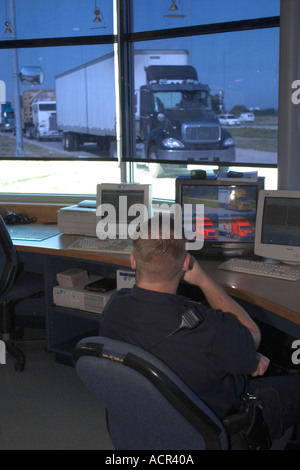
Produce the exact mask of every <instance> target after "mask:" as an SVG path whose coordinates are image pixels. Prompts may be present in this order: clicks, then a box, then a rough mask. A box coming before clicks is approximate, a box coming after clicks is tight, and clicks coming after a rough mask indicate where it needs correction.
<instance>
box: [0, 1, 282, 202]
mask: <svg viewBox="0 0 300 470" xmlns="http://www.w3.org/2000/svg"><path fill="white" fill-rule="evenodd" d="M8 3H9V5H13V6H14V12H13V11H11V10H10V9H9V8H8V10H7V16H8V18H7V20H8V21H9V24H10V27H11V29H12V33H8V34H5V33H4V32H3V33H2V34H1V37H0V61H1V64H2V67H1V71H0V80H2V81H4V83H5V85H6V100H5V103H3V104H2V105H1V122H0V169H1V171H0V188H1V189H0V191H1V193H22V194H24V193H25V194H56V195H58V194H78V195H93V194H95V191H96V185H97V183H99V182H100V181H101V182H118V181H120V180H124V179H126V180H127V181H130V180H134V181H136V182H143V183H152V184H153V191H152V192H153V195H154V197H159V198H163V199H174V194H175V183H174V178H175V177H176V176H177V175H178V174H182V173H185V172H188V171H189V170H190V169H191V168H197V167H200V168H205V169H210V168H211V169H216V168H218V166H219V165H220V164H222V162H215V161H213V160H212V161H200V160H199V164H198V163H197V162H195V160H194V161H193V160H192V158H193V157H192V158H191V159H187V161H186V162H183V161H182V157H181V158H180V159H179V160H178V161H176V160H174V159H172V161H167V160H166V159H165V157H163V158H162V159H158V160H156V157H157V149H156V148H155V146H154V144H153V141H150V139H148V140H149V142H148V141H147V138H148V137H147V135H148V134H147V132H148V133H149V127H150V125H151V122H150V120H151V119H152V120H154V119H156V116H158V114H161V116H159V118H158V119H161V120H163V119H165V121H164V126H166V125H167V124H166V123H167V122H169V123H171V122H172V121H171V113H172V112H173V111H174V112H177V116H180V112H183V110H184V109H185V110H187V108H188V107H189V111H188V112H189V113H190V119H192V117H193V116H196V114H195V113H196V112H197V111H196V109H198V112H200V106H198V105H200V104H201V113H202V114H203V115H204V114H205V113H206V116H208V115H209V113H212V112H213V113H215V114H216V115H218V114H221V113H222V114H224V113H226V114H234V115H235V116H236V117H239V116H240V115H241V114H245V113H247V112H251V114H253V115H254V121H252V120H249V121H241V123H240V125H239V126H235V125H234V126H224V129H225V130H224V131H222V133H225V134H226V139H227V142H229V140H230V138H229V137H228V136H229V135H231V136H232V137H233V139H234V141H235V145H236V155H237V158H235V160H233V161H231V160H230V162H231V163H232V164H231V166H232V167H236V165H238V166H237V168H239V167H240V168H241V169H242V168H244V167H247V166H248V165H249V164H251V165H255V164H256V163H257V168H258V170H259V173H260V174H263V175H264V174H267V172H270V174H271V175H272V176H271V177H270V181H271V179H272V180H273V179H274V172H276V158H277V110H278V102H277V96H278V55H279V19H278V15H279V7H280V4H279V3H280V2H279V0H273V1H272V2H269V1H266V0H259V1H258V0H255V1H252V2H247V1H245V0H228V1H227V2H224V1H223V0H210V1H209V2H207V1H206V2H204V0H177V5H178V8H179V10H178V14H179V17H175V18H174V17H170V11H169V6H170V5H171V2H169V1H165V2H163V4H162V2H161V1H158V0H152V2H149V1H148V0H101V1H100V0H99V2H97V3H96V2H95V1H94V0H77V1H76V2H73V1H71V0H53V1H52V2H51V4H47V5H46V4H44V2H40V1H38V0H27V1H26V2H23V1H22V0H14V1H11V2H8ZM121 3H122V4H123V6H124V8H123V9H122V12H123V13H124V12H125V13H124V14H128V16H130V7H132V31H128V32H127V31H125V34H124V37H125V40H128V42H126V44H125V47H126V51H128V52H129V59H130V58H131V62H130V60H128V62H127V63H126V64H127V65H128V68H129V71H128V75H129V77H132V79H131V82H130V83H129V86H127V85H126V84H125V83H124V80H123V79H124V77H123V76H121V73H122V70H121V71H120V72H119V73H118V68H117V67H119V66H120V61H118V60H117V58H116V56H114V52H115V50H116V44H117V41H118V37H117V34H116V35H114V33H117V32H116V31H114V15H116V12H117V10H118V6H119V4H121ZM98 8H99V11H100V13H99V12H98ZM95 11H96V13H97V12H98V14H97V15H96V14H95ZM33 12H34V14H33ZM14 17H15V21H13V19H14ZM97 17H98V18H100V20H101V21H100V22H94V19H95V18H97ZM124 23H126V24H130V22H128V21H127V22H124ZM239 29H240V30H239ZM127 33H128V34H127ZM123 45H124V44H121V45H120V47H121V48H119V51H120V54H121V58H122V57H123V53H124V51H123V49H122V47H123ZM131 46H132V47H131ZM131 51H132V52H133V55H134V58H133V57H131V56H130V54H131ZM143 51H148V52H151V51H152V54H150V55H152V59H151V60H152V63H154V64H155V61H156V65H157V62H159V59H157V57H158V56H159V54H160V53H161V52H162V51H164V53H165V57H166V60H169V59H167V55H168V56H170V52H171V51H173V57H171V58H170V60H169V63H168V65H179V64H180V65H189V66H193V67H194V68H195V70H196V72H197V76H198V79H199V81H200V82H201V83H202V84H204V85H207V86H208V88H209V91H206V89H201V90H200V89H199V90H196V91H195V92H193V93H192V92H189V94H185V96H184V94H183V92H182V91H180V90H178V89H177V90H174V91H173V92H172V93H169V92H167V91H166V90H165V91H163V90H162V89H161V88H160V89H156V90H150V91H149V89H144V90H143V92H144V94H142V93H141V94H140V93H139V90H140V89H141V90H142V87H143V86H144V85H146V82H145V79H144V78H143V80H144V81H141V79H140V77H139V76H138V75H137V60H138V57H140V58H141V57H142V54H143ZM157 51H159V52H157ZM166 51H167V54H166ZM178 51H180V59H179V55H178V54H177V52H178ZM124 56H125V58H126V57H127V56H126V54H125V55H124ZM114 57H115V58H114ZM155 57H156V58H155ZM178 60H180V62H178ZM174 61H175V62H174ZM121 62H122V61H121ZM86 64H89V66H88V67H87V66H86ZM103 64H106V65H105V66H106V68H105V69H104V68H103V67H102V66H103ZM130 64H133V74H131V69H130ZM100 65H101V67H100ZM148 65H151V64H148ZM121 66H122V64H121ZM28 67H34V70H37V71H38V75H37V76H36V77H33V78H32V80H33V82H32V83H28V82H27V83H26V84H24V83H23V82H21V80H20V79H19V77H20V73H21V71H22V70H24V69H25V70H26V69H28ZM16 70H17V79H16V73H15V71H16ZM40 78H41V79H42V82H41V83H38V81H39V79H40ZM125 78H126V75H125ZM133 81H134V82H135V85H134V87H133V86H132V85H133ZM100 84H101V85H100ZM199 86H200V85H199ZM16 87H17V90H16ZM119 87H121V93H119ZM99 88H100V89H101V95H100V94H98V92H99ZM153 88H155V86H154V85H153ZM152 91H153V93H152ZM18 97H19V100H18ZM104 97H105V99H104ZM75 101H76V107H73V103H74V102H75ZM18 103H19V108H20V112H19V117H17V112H18ZM38 103H39V105H38ZM77 104H78V106H77ZM79 105H80V106H79ZM119 106H120V107H121V110H122V111H121V113H120V112H118V109H119V108H118V107H119ZM139 107H140V108H141V109H140V111H139ZM50 108H52V109H50ZM115 109H116V110H117V112H116V113H115ZM151 109H152V110H153V113H154V117H153V116H152V117H151V118H149V112H151ZM168 113H169V114H168ZM192 113H194V114H192ZM134 114H135V116H134ZM197 116H199V114H198V115H197ZM141 118H142V119H141ZM135 119H136V121H135ZM197 119H198V117H197ZM207 119H209V118H206V120H207ZM193 120H194V121H195V118H193ZM179 121H180V119H179V117H178V119H177V124H176V125H178V126H179V124H178V123H179ZM194 121H193V122H194ZM170 125H172V126H173V124H170ZM174 126H175V124H174ZM182 126H185V127H183V128H184V130H185V136H188V137H187V140H192V138H194V139H195V138H197V139H198V140H199V139H200V137H201V139H205V140H206V144H205V145H206V148H208V150H211V147H208V146H209V145H210V146H211V143H207V141H209V140H212V136H213V135H214V136H215V137H214V138H216V139H218V138H219V134H218V132H217V128H216V126H214V128H212V126H206V127H204V126H202V127H201V129H196V127H195V125H194V124H193V125H192V126H187V125H186V124H184V123H183V124H182ZM129 138H131V139H132V141H131V145H127V144H128V140H129ZM122 139H126V145H124V142H123V143H122ZM145 142H147V146H146V144H145ZM166 143H167V145H169V146H172V145H173V144H174V141H173V140H171V139H169V140H167V141H166ZM175 145H180V144H178V143H176V142H175ZM192 145H194V147H195V148H196V146H197V145H196V143H193V144H192ZM146 148H147V154H146V158H145V149H146ZM170 149H171V150H172V148H171V147H169V148H167V149H165V150H166V152H165V153H164V155H166V154H168V151H169V150H170ZM249 152H250V153H251V158H249ZM169 153H171V152H169ZM173 153H175V152H173ZM184 153H185V154H187V153H188V152H184ZM118 155H119V156H122V157H123V159H124V162H127V163H122V164H121V165H120V163H119V162H118ZM161 155H162V152H161ZM182 155H183V153H182ZM183 163H184V164H183ZM225 163H226V164H228V161H225ZM265 166H268V170H266V169H265ZM268 187H270V185H269V186H268Z"/></svg>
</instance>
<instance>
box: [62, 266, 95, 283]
mask: <svg viewBox="0 0 300 470" xmlns="http://www.w3.org/2000/svg"><path fill="white" fill-rule="evenodd" d="M56 279H57V282H58V284H59V285H60V286H61V287H75V286H79V285H82V284H84V283H86V284H87V283H88V282H89V276H88V272H87V271H85V270H84V269H79V268H71V269H66V270H65V271H61V272H60V273H57V274H56Z"/></svg>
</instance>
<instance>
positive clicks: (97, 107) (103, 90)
mask: <svg viewBox="0 0 300 470" xmlns="http://www.w3.org/2000/svg"><path fill="white" fill-rule="evenodd" d="M188 60H189V57H188V51H186V50H136V51H135V54H134V82H135V121H136V122H135V129H136V144H137V145H136V152H137V158H138V159H140V160H139V161H141V162H142V161H143V159H144V160H148V161H153V162H155V161H156V160H157V161H159V160H163V161H168V160H170V161H172V162H174V161H178V162H182V161H184V162H187V163H188V162H190V163H195V162H196V163H197V162H199V163H201V162H212V163H219V162H230V161H234V160H235V144H234V140H233V138H232V136H231V134H230V133H229V131H228V130H227V129H225V128H223V127H222V126H221V124H220V122H219V120H218V119H217V118H216V116H215V114H214V112H213V111H212V107H211V100H210V90H209V87H208V85H203V84H201V83H200V82H199V81H198V77H197V72H196V70H195V69H194V67H191V66H189V65H188ZM114 83H115V76H114V56H113V54H112V53H111V54H107V55H106V56H104V57H102V58H100V59H96V60H94V61H92V62H89V63H87V64H84V65H82V66H79V67H77V68H75V69H72V70H70V71H67V72H65V73H62V74H60V75H58V76H57V77H56V85H55V87H56V101H57V124H58V129H59V130H61V131H62V133H63V137H62V143H63V147H64V149H65V150H70V151H74V150H78V149H79V146H80V145H81V144H83V143H86V142H96V143H97V144H98V145H99V147H100V149H101V152H103V153H104V154H105V153H106V154H108V155H109V152H110V155H111V156H113V155H114V153H113V152H115V145H114V143H115V140H116V106H115V86H114ZM130 112H131V113H132V116H133V115H134V113H133V112H132V110H128V113H125V114H124V116H123V118H124V119H130V118H129V113H130ZM103 153H102V155H103ZM156 176H159V175H156Z"/></svg>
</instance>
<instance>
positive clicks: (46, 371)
mask: <svg viewBox="0 0 300 470" xmlns="http://www.w3.org/2000/svg"><path fill="white" fill-rule="evenodd" d="M19 346H20V347H21V349H22V350H23V352H24V353H25V354H26V366H25V369H24V371H23V372H17V371H15V369H14V363H15V360H14V359H13V358H11V357H10V356H7V358H6V364H1V365H0V384H1V385H0V403H1V408H0V409H1V411H0V415H1V419H0V449H1V450H113V449H114V448H113V446H112V444H111V441H110V438H109V435H108V433H107V430H106V426H105V415H104V408H103V406H102V405H101V403H100V402H98V401H97V400H96V398H95V397H94V396H92V394H91V393H90V392H89V391H88V390H87V389H86V388H85V387H84V386H83V385H82V383H81V382H80V380H79V379H78V377H77V375H76V372H75V369H74V368H73V367H69V366H66V365H62V364H59V363H57V362H56V361H55V358H54V355H53V354H52V353H49V352H47V351H46V350H45V342H44V341H37V342H35V343H26V344H25V343H23V344H22V343H19Z"/></svg>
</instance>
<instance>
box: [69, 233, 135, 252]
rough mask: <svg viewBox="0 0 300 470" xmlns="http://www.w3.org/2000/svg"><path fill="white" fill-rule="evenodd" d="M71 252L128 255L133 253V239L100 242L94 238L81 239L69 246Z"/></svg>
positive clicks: (107, 239)
mask: <svg viewBox="0 0 300 470" xmlns="http://www.w3.org/2000/svg"><path fill="white" fill-rule="evenodd" d="M68 249H69V250H81V251H95V252H98V251H99V252H100V251H101V252H104V253H116V254H126V253H131V252H132V240H131V239H124V240H121V239H113V240H112V239H109V238H106V239H105V240H100V238H94V237H79V238H77V239H76V240H75V241H74V242H73V243H71V244H70V245H69V246H68Z"/></svg>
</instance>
